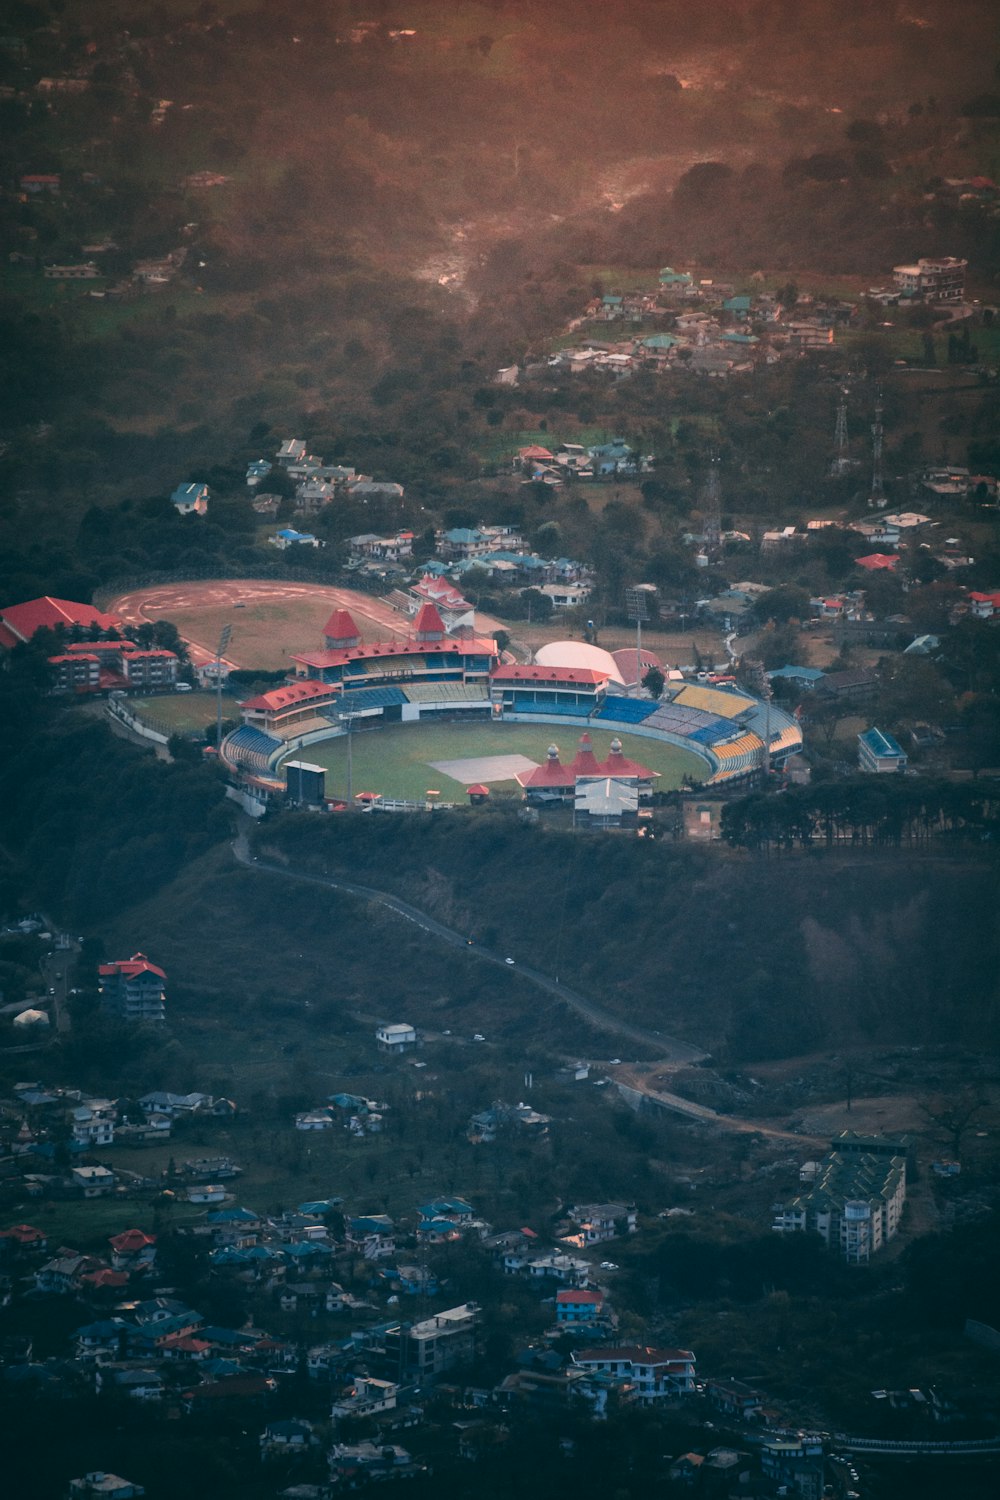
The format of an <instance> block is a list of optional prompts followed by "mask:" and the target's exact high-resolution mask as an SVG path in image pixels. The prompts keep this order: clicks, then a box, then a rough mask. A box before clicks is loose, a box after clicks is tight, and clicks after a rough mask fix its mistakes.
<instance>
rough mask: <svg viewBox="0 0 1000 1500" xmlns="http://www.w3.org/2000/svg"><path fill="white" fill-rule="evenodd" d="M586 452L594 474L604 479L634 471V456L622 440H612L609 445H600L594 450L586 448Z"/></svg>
mask: <svg viewBox="0 0 1000 1500" xmlns="http://www.w3.org/2000/svg"><path fill="white" fill-rule="evenodd" d="M587 452H588V454H589V456H590V458H591V460H592V463H593V468H594V473H595V474H598V475H602V476H603V477H605V478H608V477H610V476H611V475H613V474H622V473H632V472H633V471H634V470H635V467H636V461H635V454H634V452H633V450H632V449H631V448H630V447H629V445H628V443H626V442H625V441H624V440H623V439H622V438H613V439H612V440H611V442H610V443H600V444H598V446H597V447H595V448H588V450H587Z"/></svg>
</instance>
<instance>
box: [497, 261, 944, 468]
mask: <svg viewBox="0 0 1000 1500" xmlns="http://www.w3.org/2000/svg"><path fill="white" fill-rule="evenodd" d="M967 264H968V263H967V262H966V261H964V260H962V259H960V258H958V257H956V256H941V257H937V258H931V257H925V258H922V259H920V260H918V261H917V262H915V263H914V264H913V265H900V266H895V267H894V268H893V273H892V274H893V286H892V288H891V289H885V288H879V287H875V288H872V289H871V290H870V293H869V296H870V297H871V299H872V300H873V301H875V302H878V301H881V302H883V303H895V302H899V301H910V300H922V301H927V302H930V303H941V304H949V303H955V302H961V300H962V298H963V297H964V295H965V272H966V269H967ZM862 313H863V306H862V303H861V301H860V300H859V301H857V302H853V301H852V302H848V301H842V300H837V299H827V300H821V299H816V298H813V297H811V296H809V295H808V294H800V295H799V297H798V298H797V300H796V302H795V303H794V305H788V306H785V305H783V303H782V302H781V301H780V300H779V298H778V297H777V296H776V295H775V294H774V293H771V292H765V291H761V290H755V291H753V292H751V293H750V294H746V293H737V292H736V290H735V288H734V287H733V286H732V285H731V284H729V283H727V282H721V281H716V280H714V279H712V278H696V277H695V276H694V275H693V274H692V273H691V272H678V271H675V270H674V269H673V267H671V266H665V267H664V268H663V269H662V270H661V271H660V273H659V277H658V283H657V285H656V286H654V287H648V288H645V289H643V290H636V291H629V292H616V291H610V292H605V293H602V294H601V295H599V296H595V297H593V298H591V300H590V301H589V302H588V303H587V304H586V305H585V307H584V308H583V309H582V310H581V312H580V313H579V314H578V315H577V316H576V317H574V318H573V319H571V321H570V322H569V324H568V325H567V327H566V329H565V330H564V334H565V335H566V336H569V337H570V338H573V336H574V335H579V337H577V338H575V339H574V341H573V342H572V343H567V344H566V345H565V346H564V347H562V348H560V349H559V351H558V352H557V353H556V354H553V355H552V356H551V357H550V358H549V359H548V361H547V362H546V363H545V364H539V365H528V366H527V367H526V368H525V369H523V370H522V369H519V368H518V367H516V366H511V367H507V368H506V369H504V370H503V371H501V372H498V374H497V375H496V376H495V377H494V378H495V380H496V381H497V382H498V383H501V384H508V385H510V384H518V383H519V382H520V380H521V379H527V380H531V379H537V378H551V377H552V376H553V375H554V374H556V375H558V374H566V375H569V376H575V375H580V374H582V373H584V372H585V371H589V370H597V371H603V372H604V373H605V374H607V375H608V376H610V377H611V378H613V379H622V378H625V377H628V376H629V375H631V374H633V373H634V372H635V371H637V370H653V371H655V372H656V373H658V374H662V373H673V374H677V373H683V372H688V373H691V374H696V375H702V376H706V377H709V378H714V379H719V378H724V377H726V376H729V375H738V374H749V373H752V372H753V370H754V369H756V368H757V367H758V366H759V365H762V364H772V363H774V362H775V361H776V360H778V359H784V358H799V357H800V356H801V355H802V354H803V353H804V352H806V351H809V352H816V351H822V350H823V349H829V348H831V347H832V346H833V345H834V344H835V343H836V339H837V333H838V331H839V330H842V329H845V328H850V327H853V326H858V325H859V323H860V319H861V316H862ZM588 327H589V328H592V329H593V330H594V333H593V334H591V335H588V334H586V333H584V332H583V330H584V329H586V328H588ZM619 330H620V332H618V337H616V338H615V337H612V336H611V335H613V334H614V333H615V332H616V331H619ZM549 457H550V458H551V457H552V455H549ZM584 477H590V476H589V475H586V476H584Z"/></svg>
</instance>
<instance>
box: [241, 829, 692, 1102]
mask: <svg viewBox="0 0 1000 1500" xmlns="http://www.w3.org/2000/svg"><path fill="white" fill-rule="evenodd" d="M232 848H233V853H234V854H235V856H236V858H237V859H238V860H239V861H240V863H241V864H244V865H246V866H247V867H248V868H249V869H251V870H255V871H258V872H259V873H261V874H267V875H277V876H280V877H281V878H282V879H285V880H297V881H300V882H302V883H303V884H306V885H319V886H325V887H326V888H327V889H329V890H333V891H342V892H344V894H346V895H348V896H356V897H358V898H359V900H362V901H374V902H375V903H376V904H377V905H379V906H384V907H386V908H387V909H388V910H389V911H391V912H395V914H396V915H397V916H398V917H401V918H402V919H403V921H404V922H412V924H413V926H414V927H419V928H420V930H421V932H426V933H429V934H430V936H431V937H436V938H438V939H439V940H440V941H441V942H442V943H447V944H448V946H449V947H451V948H462V949H464V950H465V952H466V953H467V954H469V955H470V956H471V957H473V958H476V959H478V960H479V961H480V962H481V963H486V964H494V965H495V966H497V967H498V968H501V969H507V968H509V967H510V966H509V965H508V964H507V961H506V958H505V957H504V955H503V954H501V953H494V952H493V951H492V950H491V949H489V948H484V947H483V946H482V944H480V943H471V944H470V942H469V938H468V934H467V933H462V932H457V931H456V930H455V929H454V928H452V927H446V926H445V925H444V923H443V922H438V921H437V920H436V918H434V917H431V916H428V914H427V913H426V912H424V911H421V910H420V909H419V907H416V906H411V905H410V903H409V902H408V901H403V900H401V899H400V897H398V896H393V895H390V894H389V892H388V891H377V890H374V889H373V888H372V887H371V886H367V885H358V884H356V883H355V882H354V881H350V880H339V879H334V878H333V877H331V876H328V875H306V874H303V873H302V872H300V871H298V870H290V869H287V868H286V867H285V866H284V865H280V864H276V863H274V862H273V861H271V860H265V859H259V858H256V859H255V858H254V856H253V855H252V854H251V853H250V848H249V843H248V841H247V839H246V836H245V835H240V837H239V838H238V839H236V841H235V842H234V844H233V846H232ZM516 973H518V974H519V975H520V976H521V978H522V979H526V980H527V981H528V983H529V984H533V985H534V986H535V987H536V989H539V990H543V991H544V992H545V993H546V994H547V995H551V996H552V997H553V998H554V999H556V1000H561V1001H562V1002H563V1003H564V1004H565V1005H567V1006H569V1008H570V1010H574V1011H576V1013H577V1015H580V1016H582V1017H583V1018H584V1019H585V1020H586V1021H588V1022H589V1023H590V1024H591V1025H592V1026H595V1027H597V1028H598V1030H600V1031H610V1032H613V1033H614V1034H615V1035H616V1036H618V1037H621V1038H623V1039H624V1040H625V1041H632V1042H637V1043H638V1044H639V1045H640V1046H642V1047H651V1048H652V1049H653V1050H654V1051H655V1052H656V1054H657V1055H658V1057H659V1059H660V1060H661V1061H662V1062H664V1063H695V1062H700V1061H701V1060H702V1058H704V1057H705V1056H706V1054H705V1053H704V1052H702V1051H699V1049H698V1048H697V1047H692V1046H690V1045H689V1044H688V1043H687V1042H682V1041H680V1040H679V1039H678V1038H677V1037H671V1036H664V1035H662V1034H661V1033H660V1032H657V1031H648V1030H646V1029H645V1028H644V1027H641V1026H632V1025H630V1024H629V1022H627V1021H622V1020H620V1019H619V1018H618V1017H617V1016H613V1015H612V1014H611V1013H610V1012H609V1011H606V1010H605V1009H604V1008H603V1007H602V1006H600V1005H597V1004H596V1003H595V1002H594V1001H593V1000H588V999H587V998H586V997H585V996H584V995H580V994H578V993H577V991H576V990H571V989H570V988H569V987H568V986H567V985H565V984H561V983H560V982H559V980H558V979H551V978H550V977H549V975H548V974H543V973H542V972H541V970H540V969H536V968H533V967H532V966H531V965H529V964H522V963H518V964H517V965H516ZM679 1102H681V1103H684V1104H689V1101H687V1100H683V1101H679ZM689 1107H690V1106H689ZM695 1109H696V1110H698V1113H699V1115H700V1116H701V1117H702V1118H707V1117H712V1118H715V1116H714V1113H713V1111H711V1110H702V1109H701V1108H700V1107H699V1106H695ZM692 1112H694V1111H692Z"/></svg>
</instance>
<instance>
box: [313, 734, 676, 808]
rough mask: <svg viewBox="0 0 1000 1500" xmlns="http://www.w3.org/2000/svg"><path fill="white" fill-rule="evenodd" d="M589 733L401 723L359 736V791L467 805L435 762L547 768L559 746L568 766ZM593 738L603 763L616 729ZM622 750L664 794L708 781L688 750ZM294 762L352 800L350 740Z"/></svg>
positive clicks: (632, 738)
mask: <svg viewBox="0 0 1000 1500" xmlns="http://www.w3.org/2000/svg"><path fill="white" fill-rule="evenodd" d="M582 732H583V730H582V728H581V727H580V725H578V724H468V725H462V724H455V723H451V724H440V725H435V724H402V725H393V726H392V727H388V728H380V729H377V730H367V731H365V730H362V731H357V730H356V731H355V733H354V734H353V736H352V747H351V755H352V761H353V765H352V785H353V787H354V791H355V793H357V792H359V791H365V792H381V793H382V795H383V796H386V797H405V798H410V799H421V798H423V797H424V796H425V794H426V793H427V791H428V790H429V789H434V790H437V791H439V792H440V793H441V799H440V800H441V801H442V802H464V801H465V800H466V799H465V785H464V783H461V782H457V781H453V780H452V779H451V777H449V776H446V775H444V774H443V773H442V772H440V771H435V770H433V769H432V767H431V764H430V763H431V762H432V761H444V760H461V759H466V758H471V757H473V756H479V755H525V756H527V757H528V759H529V760H533V761H535V762H537V763H538V764H541V762H542V761H543V760H544V759H545V752H546V750H547V749H548V747H549V745H551V744H552V743H553V741H554V742H555V743H556V744H557V745H558V746H559V748H560V750H561V752H562V760H563V763H564V764H566V763H568V762H569V761H570V760H572V758H573V756H574V755H575V753H576V747H577V741H578V739H579V737H580V735H581V734H582ZM592 737H593V741H594V751H595V753H596V755H597V757H598V759H599V760H601V759H604V758H605V757H606V756H607V754H608V747H609V746H610V744H611V740H612V738H613V734H612V731H611V730H610V729H596V730H595V731H594V732H593V736H592ZM623 744H624V749H625V754H626V755H629V756H631V757H633V758H634V759H635V760H638V761H640V762H641V763H642V764H643V765H646V766H649V767H650V768H651V769H652V770H654V771H659V772H660V779H659V781H658V782H657V789H658V790H659V791H669V790H671V789H672V788H673V787H677V786H680V784H681V779H682V778H683V776H684V775H685V773H686V774H688V775H690V776H693V777H695V778H696V779H698V780H701V779H703V777H704V775H705V764H704V762H703V761H702V760H700V759H699V757H698V756H696V755H693V754H692V753H690V752H689V751H686V750H680V749H677V748H676V747H675V746H673V745H668V744H665V743H662V742H660V741H657V740H650V739H644V738H641V737H640V736H638V735H629V736H626V737H625V738H624V740H623ZM293 758H294V759H296V760H306V761H309V762H310V763H312V764H313V765H318V766H323V767H324V769H325V770H326V771H327V773H328V775H327V787H326V790H327V795H328V796H334V797H335V796H344V795H346V791H347V741H346V739H343V738H342V739H337V740H331V741H328V742H327V743H322V742H321V743H320V744H317V745H308V746H307V747H306V748H305V749H304V750H302V751H301V752H296V754H295V755H294V757H293ZM491 786H492V788H493V789H494V790H498V791H516V790H517V783H516V782H514V781H501V782H492V783H491Z"/></svg>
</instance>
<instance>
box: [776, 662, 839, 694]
mask: <svg viewBox="0 0 1000 1500" xmlns="http://www.w3.org/2000/svg"><path fill="white" fill-rule="evenodd" d="M767 676H768V679H769V681H770V682H777V683H783V682H787V683H788V684H789V686H790V687H793V688H796V689H798V690H799V691H801V692H805V693H811V692H812V691H813V689H814V688H815V686H816V684H817V683H818V682H822V680H823V678H824V677H825V676H826V673H825V672H821V671H820V669H819V667H797V666H784V667H775V669H774V671H773V672H768V674H767Z"/></svg>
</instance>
